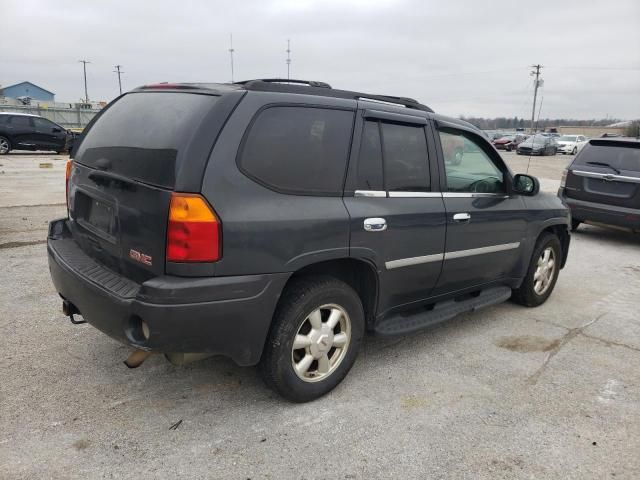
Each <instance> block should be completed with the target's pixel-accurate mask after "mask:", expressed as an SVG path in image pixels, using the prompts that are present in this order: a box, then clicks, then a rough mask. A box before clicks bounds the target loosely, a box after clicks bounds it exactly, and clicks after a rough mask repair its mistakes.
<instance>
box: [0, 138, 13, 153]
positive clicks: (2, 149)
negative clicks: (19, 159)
mask: <svg viewBox="0 0 640 480" xmlns="http://www.w3.org/2000/svg"><path fill="white" fill-rule="evenodd" d="M10 151H11V142H10V141H9V139H8V138H6V137H0V155H5V154H7V153H9V152H10Z"/></svg>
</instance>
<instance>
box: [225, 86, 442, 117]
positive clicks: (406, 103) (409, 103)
mask: <svg viewBox="0 0 640 480" xmlns="http://www.w3.org/2000/svg"><path fill="white" fill-rule="evenodd" d="M235 85H238V86H241V87H243V88H245V89H247V90H257V91H262V92H279V93H297V94H303V95H317V96H323V97H333V98H346V99H352V100H365V101H366V100H370V101H374V102H381V103H388V104H392V105H400V106H403V107H406V108H411V109H414V110H421V111H423V112H431V113H433V110H432V109H431V108H429V107H427V106H426V105H423V104H422V103H420V102H418V101H417V100H414V99H413V98H407V97H394V96H392V95H375V94H373V95H372V94H367V93H361V92H352V91H350V90H339V89H335V88H332V87H331V85H329V84H328V83H325V82H317V81H313V80H291V79H290V80H287V79H285V78H265V79H256V80H244V81H242V82H235Z"/></svg>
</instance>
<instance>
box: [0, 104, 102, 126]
mask: <svg viewBox="0 0 640 480" xmlns="http://www.w3.org/2000/svg"><path fill="white" fill-rule="evenodd" d="M99 111H100V109H97V108H86V106H85V107H83V106H82V104H75V105H74V104H69V108H64V107H60V106H55V107H48V106H47V107H45V106H40V105H2V104H0V112H10V113H30V114H32V115H40V116H41V117H44V118H47V119H49V120H51V121H52V122H55V123H57V124H58V125H61V126H63V127H66V128H84V127H85V126H86V125H87V123H89V121H90V120H91V119H92V118H93V117H94V116H95V115H96V114H97V113H98V112H99Z"/></svg>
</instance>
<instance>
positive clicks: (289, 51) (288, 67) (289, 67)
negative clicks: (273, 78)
mask: <svg viewBox="0 0 640 480" xmlns="http://www.w3.org/2000/svg"><path fill="white" fill-rule="evenodd" d="M290 71H291V40H289V39H287V80H289V79H290V76H289V73H290Z"/></svg>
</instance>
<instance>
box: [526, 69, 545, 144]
mask: <svg viewBox="0 0 640 480" xmlns="http://www.w3.org/2000/svg"><path fill="white" fill-rule="evenodd" d="M531 68H533V69H535V70H531V73H530V74H529V75H535V76H536V79H535V83H534V85H533V109H532V110H531V133H536V132H534V121H535V117H536V99H537V98H538V87H539V86H540V69H541V68H542V65H540V64H538V65H531Z"/></svg>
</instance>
